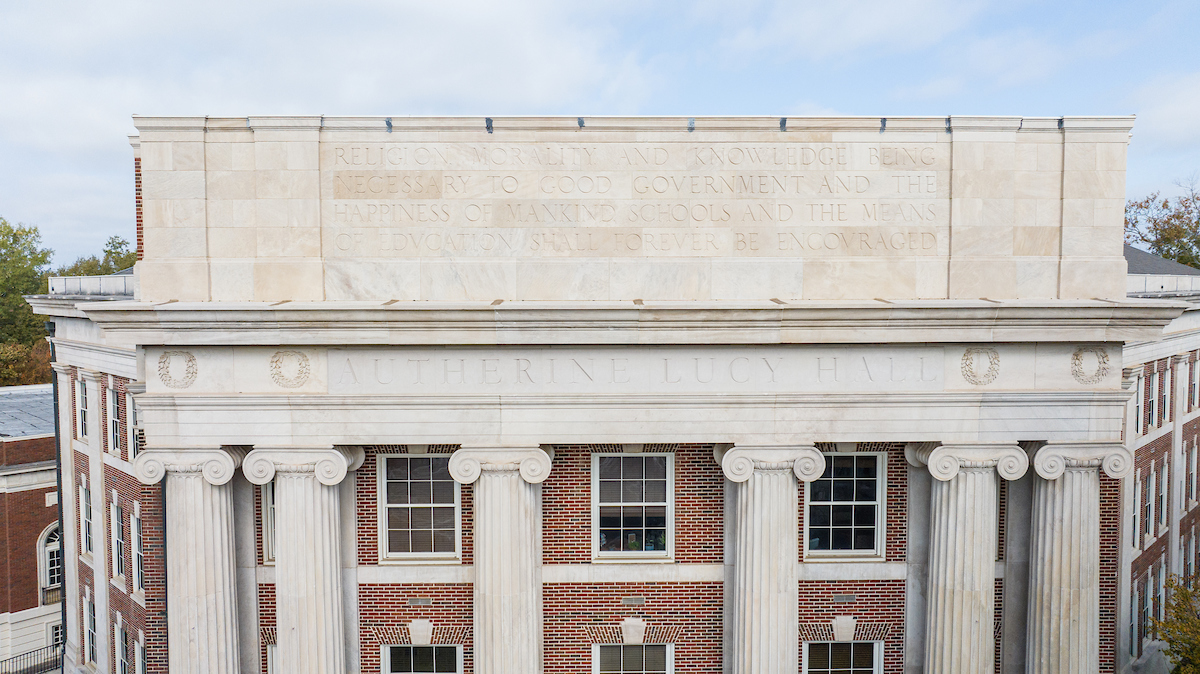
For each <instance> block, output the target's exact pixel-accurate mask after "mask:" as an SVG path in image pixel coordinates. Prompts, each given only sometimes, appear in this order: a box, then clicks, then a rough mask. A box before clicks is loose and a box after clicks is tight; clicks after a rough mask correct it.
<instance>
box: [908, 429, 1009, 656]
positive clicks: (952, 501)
mask: <svg viewBox="0 0 1200 674" xmlns="http://www.w3.org/2000/svg"><path fill="white" fill-rule="evenodd" d="M907 454H908V458H909V461H910V462H913V463H915V464H917V465H922V464H923V465H927V466H928V467H929V472H930V474H932V475H933V477H934V478H936V479H935V480H934V481H933V489H932V498H931V501H930V508H929V512H930V526H929V546H930V549H929V584H928V587H927V590H926V602H927V603H926V609H927V612H926V624H925V671H926V672H928V673H929V674H985V673H987V674H990V673H991V672H992V671H993V670H994V669H995V664H994V663H995V650H994V648H995V631H994V629H995V628H994V625H993V623H994V622H995V607H996V595H995V592H996V545H997V529H998V527H999V513H998V512H997V510H996V499H997V489H998V487H999V482H998V481H997V472H999V474H1000V475H1001V476H1003V477H1004V478H1006V479H1009V480H1014V479H1017V478H1019V477H1021V476H1022V475H1024V474H1025V471H1026V470H1028V467H1029V460H1028V457H1027V456H1026V454H1025V452H1024V451H1023V450H1022V449H1021V448H1020V447H1019V446H1018V445H1015V444H997V445H953V446H936V445H934V444H926V445H920V446H910V447H909V448H908V452H907Z"/></svg>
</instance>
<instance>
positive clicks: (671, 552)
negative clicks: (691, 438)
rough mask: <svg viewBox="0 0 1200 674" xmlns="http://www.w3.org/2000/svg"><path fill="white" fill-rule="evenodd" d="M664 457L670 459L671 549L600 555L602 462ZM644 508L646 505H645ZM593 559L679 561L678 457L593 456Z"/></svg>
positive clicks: (667, 454) (643, 454) (671, 454)
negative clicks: (676, 492) (677, 535)
mask: <svg viewBox="0 0 1200 674" xmlns="http://www.w3.org/2000/svg"><path fill="white" fill-rule="evenodd" d="M605 456H614V457H621V458H633V457H643V458H644V457H648V456H662V457H666V459H667V503H666V505H667V548H666V549H665V550H653V551H650V552H646V551H645V550H638V551H633V550H629V551H616V552H613V551H609V552H601V551H600V458H601V457H605ZM642 503H643V504H645V503H646V502H645V501H643V502H642ZM592 559H593V560H594V561H597V562H601V561H603V562H670V561H673V560H674V559H675V453H674V452H599V453H593V454H592Z"/></svg>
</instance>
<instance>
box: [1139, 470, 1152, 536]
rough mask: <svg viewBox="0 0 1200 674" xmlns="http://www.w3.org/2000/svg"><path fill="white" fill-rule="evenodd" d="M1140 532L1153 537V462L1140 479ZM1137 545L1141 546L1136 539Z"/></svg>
mask: <svg viewBox="0 0 1200 674" xmlns="http://www.w3.org/2000/svg"><path fill="white" fill-rule="evenodd" d="M1142 494H1143V496H1142V498H1143V499H1145V500H1144V501H1142V534H1143V536H1150V537H1152V538H1153V537H1154V464H1150V469H1149V470H1147V471H1146V477H1144V478H1143V479H1142ZM1137 544H1138V547H1141V545H1142V541H1137Z"/></svg>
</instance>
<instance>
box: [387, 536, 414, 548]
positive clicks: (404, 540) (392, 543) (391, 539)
mask: <svg viewBox="0 0 1200 674" xmlns="http://www.w3.org/2000/svg"><path fill="white" fill-rule="evenodd" d="M388 552H410V550H409V546H408V532H407V531H389V532H388Z"/></svg>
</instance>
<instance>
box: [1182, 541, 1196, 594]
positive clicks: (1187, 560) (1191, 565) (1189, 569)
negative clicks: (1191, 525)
mask: <svg viewBox="0 0 1200 674" xmlns="http://www.w3.org/2000/svg"><path fill="white" fill-rule="evenodd" d="M1183 540H1184V542H1183V543H1182V544H1181V545H1180V546H1179V547H1180V548H1182V550H1181V552H1182V553H1183V581H1184V583H1186V584H1187V586H1188V587H1191V586H1192V574H1194V573H1195V572H1196V558H1195V555H1194V554H1193V552H1192V550H1193V547H1194V546H1195V544H1196V541H1195V538H1194V537H1193V536H1191V535H1187V536H1184V538H1183Z"/></svg>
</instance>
